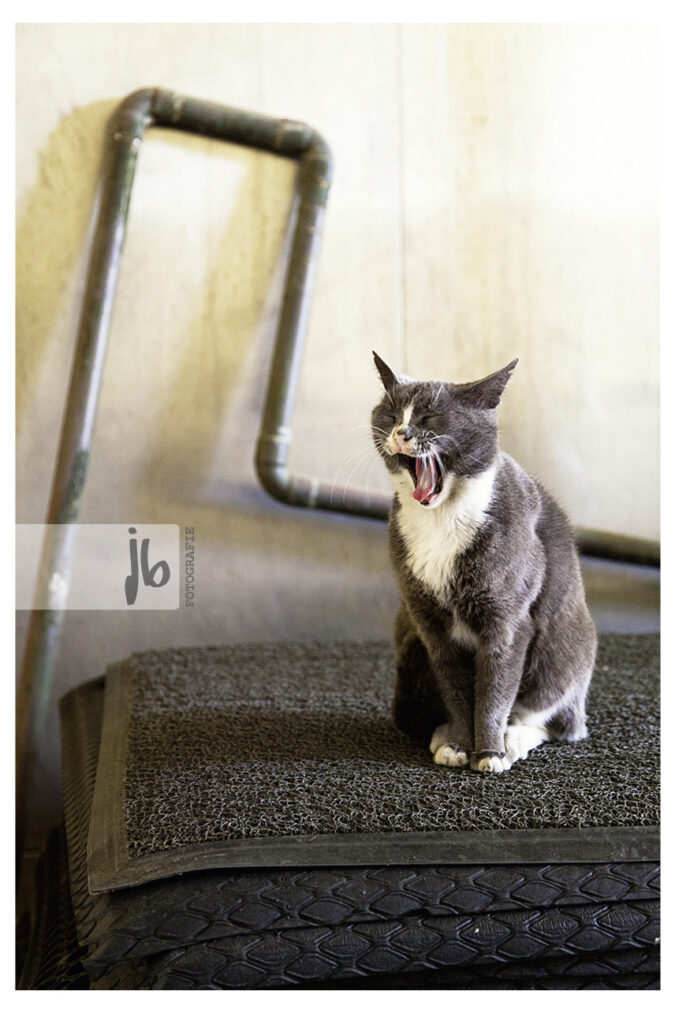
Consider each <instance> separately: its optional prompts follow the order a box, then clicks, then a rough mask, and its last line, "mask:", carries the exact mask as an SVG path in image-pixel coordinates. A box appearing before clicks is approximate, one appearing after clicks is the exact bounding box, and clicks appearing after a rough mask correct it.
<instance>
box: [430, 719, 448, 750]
mask: <svg viewBox="0 0 675 1024" xmlns="http://www.w3.org/2000/svg"><path fill="white" fill-rule="evenodd" d="M449 742H450V722H446V723H445V724H444V725H439V726H437V727H436V728H435V729H434V734H433V736H432V737H431V743H430V744H429V750H430V751H431V753H432V754H435V753H436V751H437V750H438V748H439V747H443V746H445V744H446V743H449Z"/></svg>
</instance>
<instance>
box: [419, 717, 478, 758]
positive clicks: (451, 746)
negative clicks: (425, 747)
mask: <svg viewBox="0 0 675 1024" xmlns="http://www.w3.org/2000/svg"><path fill="white" fill-rule="evenodd" d="M429 750H430V751H431V753H432V754H433V755H434V763H435V764H442V765H445V767H446V768H464V766H465V765H467V764H468V763H469V755H468V754H467V752H466V751H465V750H463V749H462V747H459V746H458V745H457V744H456V743H452V742H451V740H450V723H449V722H446V723H445V725H439V726H438V728H437V729H435V730H434V734H433V736H432V737H431V743H430V744H429Z"/></svg>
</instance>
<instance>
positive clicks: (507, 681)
mask: <svg viewBox="0 0 675 1024" xmlns="http://www.w3.org/2000/svg"><path fill="white" fill-rule="evenodd" d="M531 633H532V630H531V626H528V625H523V626H521V627H520V628H519V629H518V630H517V631H516V632H515V634H511V635H509V634H508V633H507V632H506V631H500V630H499V629H493V631H492V634H491V636H489V637H481V639H480V642H479V645H478V649H477V651H476V689H475V705H474V745H473V752H472V755H471V767H472V768H474V769H475V770H476V771H479V772H486V773H492V774H500V773H501V772H505V771H508V769H509V768H510V767H511V765H512V764H513V759H512V757H511V756H510V754H509V752H508V750H507V746H506V732H507V726H508V721H509V716H510V714H511V709H512V708H513V705H514V703H515V700H516V697H517V695H518V691H519V689H520V685H521V681H522V678H523V668H524V665H525V656H526V653H527V646H528V643H529V640H530V637H531ZM531 738H533V737H531ZM540 742H541V741H540Z"/></svg>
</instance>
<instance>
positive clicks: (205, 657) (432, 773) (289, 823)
mask: <svg viewBox="0 0 675 1024" xmlns="http://www.w3.org/2000/svg"><path fill="white" fill-rule="evenodd" d="M658 675H659V640H658V637H657V636H644V635H642V636H639V635H631V636H618V635H614V636H612V635H606V636H603V637H601V640H600V648H599V653H598V661H597V667H596V673H595V678H594V682H593V685H592V687H591V693H590V696H589V701H588V713H589V729H590V736H589V738H588V739H587V740H584V741H582V742H580V743H576V744H563V743H551V744H546V745H544V746H542V747H539V748H538V749H537V750H535V751H533V752H532V753H531V754H530V756H529V757H528V759H527V760H526V761H522V762H518V763H517V764H516V765H514V766H513V768H512V769H511V770H510V771H509V772H507V773H504V774H503V775H500V776H484V775H481V774H479V773H474V772H471V771H470V770H460V771H449V770H447V769H445V768H443V767H440V766H437V765H435V764H433V762H432V760H431V758H430V756H429V753H428V751H427V750H426V749H425V747H424V745H423V744H420V743H417V742H416V741H414V740H412V739H410V738H409V737H407V736H405V735H403V734H402V733H400V732H399V731H398V730H396V729H395V728H394V726H393V724H392V721H391V717H390V713H389V704H390V701H391V690H392V680H393V678H394V664H393V653H392V651H391V649H390V648H389V646H388V645H386V644H375V643H371V644H286V645H265V644H251V645H240V646H232V647H223V648H191V649H179V650H167V651H161V652H149V653H146V654H141V655H135V656H134V657H132V658H131V659H129V661H127V662H125V663H122V664H119V665H116V666H113V667H112V669H111V670H110V671H109V673H108V677H107V684H106V690H105V707H104V716H103V734H102V740H101V755H100V758H99V767H98V773H97V779H96V788H95V794H94V801H93V810H92V820H91V828H90V835H89V884H90V887H91V888H92V889H96V890H103V889H112V888H115V887H119V886H128V885H134V884H139V883H142V882H146V881H149V880H152V879H154V878H162V877H166V876H167V875H170V874H176V873H179V872H185V871H194V870H203V869H205V868H213V867H219V866H223V867H225V866H227V867H247V866H254V867H263V866H289V865H298V866H319V865H324V866H329V865H334V864H343V865H344V864H382V863H398V864H407V863H425V864H432V863H475V862H477V861H487V862H508V861H511V862H518V863H522V862H528V861H529V862H532V863H542V862H548V861H551V860H562V861H564V860H567V861H583V860H595V861H607V860H619V859H621V860H634V859H639V858H643V859H644V858H651V859H655V858H656V857H658V821H659V760H658V753H659V742H658Z"/></svg>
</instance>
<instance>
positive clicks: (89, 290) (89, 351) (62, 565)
mask: <svg viewBox="0 0 675 1024" xmlns="http://www.w3.org/2000/svg"><path fill="white" fill-rule="evenodd" d="M152 95H153V94H152V92H151V91H147V92H146V93H142V94H137V95H136V97H135V101H134V103H133V104H132V103H127V104H123V105H122V106H121V107H120V108H118V110H117V112H116V114H115V116H114V117H113V120H112V121H111V123H110V138H109V141H108V148H107V151H106V157H105V168H104V178H103V183H102V190H101V195H100V203H99V209H98V216H97V222H96V230H95V234H94V240H93V243H92V246H93V247H92V252H91V256H90V262H89V270H88V274H87V282H86V287H85V294H84V298H83V302H82V313H81V318H80V324H79V329H78V336H77V343H76V347H75V355H74V360H73V366H72V370H71V376H70V384H69V389H68V397H67V399H66V406H65V413H64V418H63V424H62V428H61V439H60V443H59V450H58V455H57V460H56V468H55V470H54V476H53V482H52V490H51V496H50V500H49V509H48V512H47V522H48V523H59V524H66V525H70V527H71V528H70V529H65V530H58V531H47V539H46V541H45V546H44V548H43V551H42V557H41V564H40V574H39V579H38V592H37V599H36V602H35V604H36V608H35V609H34V610H33V611H32V613H31V617H30V622H29V626H28V636H27V640H26V648H25V654H24V659H23V664H22V669H21V675H20V681H19V688H18V691H17V699H16V757H17V768H16V771H17V838H18V840H19V847H20V846H21V840H22V838H23V833H24V828H25V812H26V806H25V804H26V800H27V796H28V792H29V788H30V782H31V778H30V776H31V770H32V766H33V765H34V763H35V754H36V752H37V748H38V746H39V743H40V738H41V736H42V734H43V730H44V725H45V719H46V716H47V712H48V708H49V699H50V694H51V684H52V676H53V671H54V662H55V657H56V651H57V645H58V641H59V638H60V634H61V629H62V625H63V616H64V612H63V610H62V608H61V602H55V601H54V600H53V597H52V596H50V595H53V594H54V592H55V591H57V590H58V591H60V592H61V594H63V592H64V590H65V591H67V586H68V577H69V570H70V550H71V544H72V539H73V532H74V530H75V527H76V524H77V521H78V519H79V514H80V499H81V495H82V489H83V486H84V481H85V477H86V472H87V461H88V456H89V448H90V445H91V438H92V432H93V428H94V420H95V415H96V407H97V404H98V396H99V392H100V387H101V377H102V373H103V364H104V359H105V351H106V344H107V339H108V329H109V325H110V316H111V312H112V304H113V298H114V294H115V286H116V283H117V277H118V273H119V267H120V260H121V255H122V247H123V244H124V237H125V229H126V222H127V216H128V212H129V201H130V198H131V190H132V186H133V180H134V172H135V169H136V159H137V154H138V150H139V148H140V144H141V141H142V138H143V134H144V131H145V127H146V124H147V123H148V111H149V109H150V105H151V102H152ZM55 583H58V586H56V587H55V586H54V584H55Z"/></svg>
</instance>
